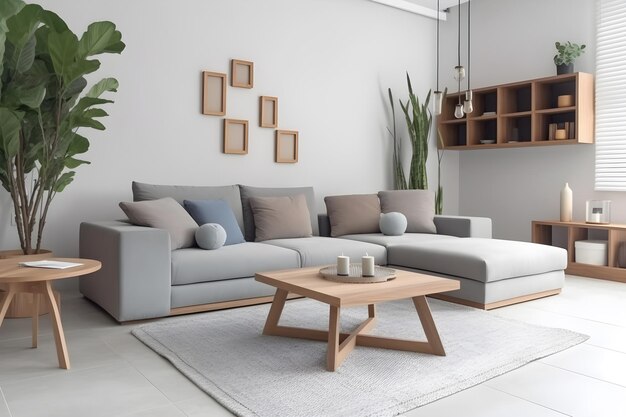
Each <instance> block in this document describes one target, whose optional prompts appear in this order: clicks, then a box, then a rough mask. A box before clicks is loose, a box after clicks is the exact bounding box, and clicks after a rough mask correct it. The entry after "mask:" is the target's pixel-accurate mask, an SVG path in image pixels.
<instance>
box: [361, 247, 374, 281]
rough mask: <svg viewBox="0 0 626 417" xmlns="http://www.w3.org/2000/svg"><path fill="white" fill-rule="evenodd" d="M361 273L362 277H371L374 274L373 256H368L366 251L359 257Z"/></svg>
mask: <svg viewBox="0 0 626 417" xmlns="http://www.w3.org/2000/svg"><path fill="white" fill-rule="evenodd" d="M361 271H362V273H361V275H363V276H364V277H373V276H374V257H373V256H369V255H368V254H367V252H366V253H365V256H364V257H362V258H361Z"/></svg>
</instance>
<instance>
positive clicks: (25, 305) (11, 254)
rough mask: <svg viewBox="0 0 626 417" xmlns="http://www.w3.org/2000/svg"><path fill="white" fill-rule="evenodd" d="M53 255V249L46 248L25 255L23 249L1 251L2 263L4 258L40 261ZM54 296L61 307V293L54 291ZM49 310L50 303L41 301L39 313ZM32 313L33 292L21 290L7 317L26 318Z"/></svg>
mask: <svg viewBox="0 0 626 417" xmlns="http://www.w3.org/2000/svg"><path fill="white" fill-rule="evenodd" d="M52 256H53V255H52V251H49V250H45V249H42V250H41V251H39V253H37V254H33V255H24V253H23V252H22V250H21V249H18V250H6V251H0V264H1V263H2V260H3V259H12V260H15V259H16V258H20V261H22V260H23V261H39V260H42V259H46V258H51V257H52ZM1 292H3V291H2V285H1V284H0V293H1ZM54 297H55V298H56V300H57V304H58V305H59V308H60V306H61V304H60V300H61V299H60V294H59V292H58V291H54ZM48 312H49V307H48V303H43V302H41V301H40V304H39V315H40V316H41V315H44V314H48ZM32 315H33V294H30V293H26V292H20V293H17V294H15V296H14V297H13V301H11V305H10V306H9V309H8V310H7V314H6V316H5V318H7V319H17V318H24V317H32Z"/></svg>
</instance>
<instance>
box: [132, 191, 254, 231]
mask: <svg viewBox="0 0 626 417" xmlns="http://www.w3.org/2000/svg"><path fill="white" fill-rule="evenodd" d="M165 197H171V198H173V199H174V200H176V201H178V202H179V203H180V204H183V201H184V200H224V201H226V202H227V203H228V205H229V206H230V208H231V209H232V210H233V213H235V218H236V219H237V223H238V224H239V228H240V229H241V230H242V231H243V230H244V219H243V211H242V207H241V194H240V193H239V187H238V186H237V185H225V186H216V187H213V186H197V185H157V184H145V183H142V182H136V181H133V201H145V200H156V199H158V198H165ZM253 230H254V229H253Z"/></svg>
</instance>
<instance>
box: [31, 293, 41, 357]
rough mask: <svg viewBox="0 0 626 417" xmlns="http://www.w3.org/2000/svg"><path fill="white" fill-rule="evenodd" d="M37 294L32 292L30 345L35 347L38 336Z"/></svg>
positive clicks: (38, 297)
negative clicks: (31, 334)
mask: <svg viewBox="0 0 626 417" xmlns="http://www.w3.org/2000/svg"><path fill="white" fill-rule="evenodd" d="M40 298H41V297H40V296H39V294H33V319H32V321H33V343H32V347H34V348H36V347H37V337H38V336H39V299H40Z"/></svg>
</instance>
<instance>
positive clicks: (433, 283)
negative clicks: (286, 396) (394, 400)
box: [255, 267, 460, 371]
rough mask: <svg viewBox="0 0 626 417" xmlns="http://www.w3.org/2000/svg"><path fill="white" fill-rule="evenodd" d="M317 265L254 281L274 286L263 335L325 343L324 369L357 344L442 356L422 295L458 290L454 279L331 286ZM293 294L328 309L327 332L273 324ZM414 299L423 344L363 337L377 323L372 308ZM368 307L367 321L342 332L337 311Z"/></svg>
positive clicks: (414, 276)
mask: <svg viewBox="0 0 626 417" xmlns="http://www.w3.org/2000/svg"><path fill="white" fill-rule="evenodd" d="M319 270H320V268H319V267H314V268H300V269H288V270H283V271H273V272H261V273H258V274H256V277H255V279H256V280H257V281H259V282H263V283H265V284H268V285H271V286H273V287H276V288H277V290H276V295H275V296H274V301H273V303H272V307H271V308H270V312H269V314H268V316H267V321H266V322H265V327H264V328H263V334H264V335H273V336H286V337H297V338H301V339H310V340H323V341H326V340H327V341H328V354H327V362H326V367H327V369H328V370H329V371H335V370H336V369H337V368H338V367H339V365H340V364H341V362H343V360H344V359H345V358H346V356H347V355H348V353H350V352H351V351H352V350H353V349H354V347H355V346H356V345H359V346H370V347H377V348H384V349H394V350H403V351H410V352H421V353H430V354H433V355H439V356H445V354H446V353H445V350H444V349H443V344H442V343H441V339H440V338H439V334H438V333H437V328H436V327H435V322H434V321H433V317H432V315H431V314H430V309H429V308H428V303H427V301H426V295H429V294H436V293H440V292H445V291H453V290H458V289H459V288H460V284H459V282H458V281H456V280H452V279H446V278H439V277H435V276H430V275H425V274H418V273H415V272H408V271H402V270H397V271H396V279H394V280H391V281H387V282H383V283H375V284H345V283H339V282H331V281H328V280H326V279H324V278H322V277H321V276H320V275H319ZM290 292H291V293H295V294H298V295H302V296H305V297H308V298H312V299H314V300H317V301H321V302H323V303H326V304H328V305H329V306H330V319H329V324H328V331H324V330H314V329H305V328H299V327H288V326H280V325H278V321H279V320H280V316H281V314H282V311H283V307H284V306H285V300H286V299H287V296H288V295H289V293H290ZM404 298H411V299H413V304H414V305H415V309H416V310H417V314H418V316H419V319H420V321H421V323H422V327H423V329H424V333H425V335H426V341H425V342H423V341H415V340H404V339H392V338H386V337H379V336H372V335H368V334H366V333H367V331H368V330H370V329H371V328H372V327H374V324H375V321H376V304H377V303H381V302H385V301H393V300H400V299H404ZM360 305H367V306H368V313H369V314H368V316H369V317H368V318H367V319H366V320H365V321H364V322H363V323H361V325H360V326H359V327H357V328H356V330H354V331H353V332H352V333H341V329H340V326H339V315H340V311H341V307H348V306H360Z"/></svg>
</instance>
